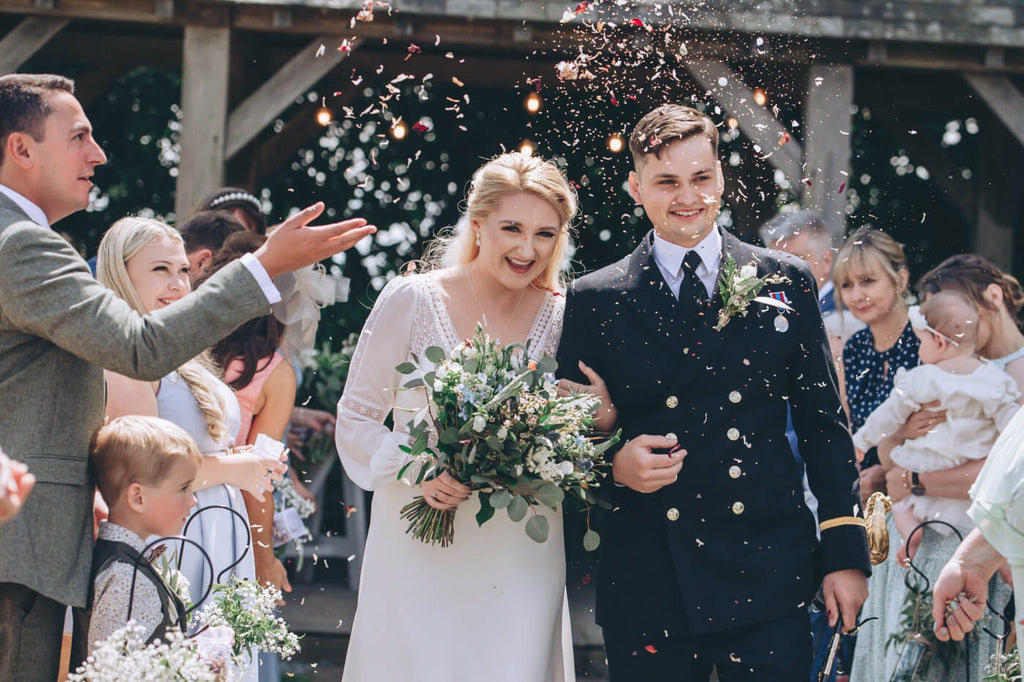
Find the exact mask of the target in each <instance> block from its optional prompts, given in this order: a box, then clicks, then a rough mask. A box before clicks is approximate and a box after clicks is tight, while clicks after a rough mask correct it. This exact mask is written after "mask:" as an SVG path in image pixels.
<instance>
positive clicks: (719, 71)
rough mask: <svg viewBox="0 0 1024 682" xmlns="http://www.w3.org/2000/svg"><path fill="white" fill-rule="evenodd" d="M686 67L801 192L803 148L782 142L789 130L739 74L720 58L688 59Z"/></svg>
mask: <svg viewBox="0 0 1024 682" xmlns="http://www.w3.org/2000/svg"><path fill="white" fill-rule="evenodd" d="M686 68H687V70H688V71H689V72H690V75H692V76H693V78H694V79H695V80H696V81H697V82H698V83H699V84H700V86H701V87H702V88H704V89H705V90H706V91H707V92H708V94H709V95H711V96H712V97H714V98H715V101H716V102H718V103H719V105H721V107H722V109H724V110H725V111H726V113H728V114H729V115H730V116H732V117H733V118H735V119H736V121H737V122H738V123H739V127H740V131H742V132H743V134H744V135H746V136H747V138H748V139H750V140H751V141H752V142H753V143H754V144H756V145H757V146H759V147H760V148H761V154H762V158H764V159H765V160H766V161H767V162H768V163H770V164H771V165H772V167H773V168H775V169H777V170H780V171H782V174H783V175H784V176H786V180H788V181H789V184H790V185H791V187H792V190H793V192H794V193H796V194H799V193H800V191H801V188H802V187H803V183H802V182H800V180H801V178H802V177H803V175H802V169H801V164H802V157H803V150H802V149H801V148H800V144H799V143H798V142H797V141H796V140H790V141H789V142H787V143H785V144H784V145H782V146H781V147H780V146H779V140H780V139H781V138H782V137H783V135H786V134H787V131H786V128H785V126H783V125H782V124H781V123H780V122H779V121H778V119H776V118H775V117H774V116H773V115H772V114H771V112H770V111H768V110H767V109H765V108H764V107H762V106H761V105H759V104H757V102H755V101H754V93H753V91H751V90H750V88H748V87H747V86H746V85H745V84H744V83H743V79H742V78H740V76H739V74H736V73H733V72H732V70H730V69H729V67H728V65H726V64H723V63H721V62H715V61H708V60H701V59H694V60H690V61H687V62H686Z"/></svg>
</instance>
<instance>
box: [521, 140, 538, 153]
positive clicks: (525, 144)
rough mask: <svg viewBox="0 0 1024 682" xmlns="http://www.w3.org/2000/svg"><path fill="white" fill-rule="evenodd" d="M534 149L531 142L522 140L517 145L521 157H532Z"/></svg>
mask: <svg viewBox="0 0 1024 682" xmlns="http://www.w3.org/2000/svg"><path fill="white" fill-rule="evenodd" d="M535 149H536V148H535V147H534V146H533V142H531V141H530V140H523V141H522V142H520V143H519V151H520V153H521V154H522V155H523V156H533V152H534V150H535Z"/></svg>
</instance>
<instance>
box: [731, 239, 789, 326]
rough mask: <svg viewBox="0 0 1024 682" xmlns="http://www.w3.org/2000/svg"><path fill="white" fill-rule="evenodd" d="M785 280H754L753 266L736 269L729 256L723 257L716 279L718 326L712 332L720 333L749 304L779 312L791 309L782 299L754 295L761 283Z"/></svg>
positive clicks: (742, 314)
mask: <svg viewBox="0 0 1024 682" xmlns="http://www.w3.org/2000/svg"><path fill="white" fill-rule="evenodd" d="M788 281H789V278H788V277H786V276H784V275H764V276H763V277H758V276H757V266H756V265H755V264H754V263H753V262H751V263H747V264H746V265H744V266H742V267H740V266H738V265H736V261H735V260H733V258H732V257H731V256H727V257H726V259H725V261H724V262H723V263H722V272H721V274H720V275H719V277H718V293H719V294H720V295H721V296H722V310H721V312H719V313H718V324H716V325H715V327H714V329H715V331H716V332H720V331H722V329H724V328H725V325H727V324H729V320H731V319H732V317H733V316H734V315H738V316H740V317H746V315H747V306H749V305H750V302H751V301H757V302H758V303H763V304H765V305H770V306H774V307H776V308H781V309H783V310H792V309H793V308H791V307H790V306H789V305H788V304H787V303H786V301H785V300H781V299H782V298H784V297H780V298H772V297H769V296H758V294H760V293H761V290H762V289H764V285H765V284H781V283H783V282H788Z"/></svg>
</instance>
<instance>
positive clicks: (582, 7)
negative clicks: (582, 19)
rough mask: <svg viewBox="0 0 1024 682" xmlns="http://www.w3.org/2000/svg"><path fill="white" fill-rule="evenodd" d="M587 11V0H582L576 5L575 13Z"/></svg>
mask: <svg viewBox="0 0 1024 682" xmlns="http://www.w3.org/2000/svg"><path fill="white" fill-rule="evenodd" d="M586 11H587V0H583V2H581V3H580V4H578V5H576V14H583V13H584V12H586Z"/></svg>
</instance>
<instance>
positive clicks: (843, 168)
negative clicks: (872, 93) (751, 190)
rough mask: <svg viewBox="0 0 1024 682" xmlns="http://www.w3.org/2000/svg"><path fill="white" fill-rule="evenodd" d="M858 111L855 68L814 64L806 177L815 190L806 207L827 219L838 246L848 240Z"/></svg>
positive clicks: (809, 194)
mask: <svg viewBox="0 0 1024 682" xmlns="http://www.w3.org/2000/svg"><path fill="white" fill-rule="evenodd" d="M852 105H853V67H852V66H849V65H845V64H844V65H840V64H836V65H833V64H811V68H810V74H809V76H808V83H807V100H806V114H805V116H804V153H805V157H804V174H805V175H806V176H807V179H808V181H809V182H810V185H809V186H807V187H806V188H805V189H804V193H803V197H802V199H801V202H800V203H801V204H802V205H803V207H804V208H806V209H810V210H814V211H820V212H821V213H822V215H823V216H824V217H825V221H826V222H827V223H828V228H829V233H830V234H831V235H832V243H833V244H840V243H842V240H843V237H844V236H845V234H846V213H845V211H844V208H845V205H846V191H845V188H846V186H847V185H848V183H849V173H850V130H851V125H852V116H851V115H850V107H851V106H852Z"/></svg>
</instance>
